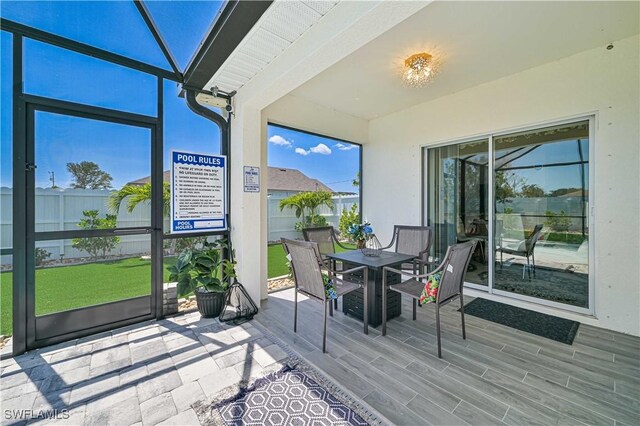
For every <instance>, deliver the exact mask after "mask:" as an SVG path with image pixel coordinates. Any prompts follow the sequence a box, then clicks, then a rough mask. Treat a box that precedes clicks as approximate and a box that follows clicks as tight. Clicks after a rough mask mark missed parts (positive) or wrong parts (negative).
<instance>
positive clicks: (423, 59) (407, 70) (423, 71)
mask: <svg viewBox="0 0 640 426" xmlns="http://www.w3.org/2000/svg"><path fill="white" fill-rule="evenodd" d="M437 70H438V63H437V61H436V60H435V59H434V58H433V56H432V55H430V54H428V53H426V52H421V53H416V54H415V55H411V56H409V57H408V58H407V59H405V60H404V67H403V68H402V81H403V82H404V84H405V85H407V86H409V87H417V88H420V87H424V86H426V85H427V84H428V83H430V82H431V81H432V80H433V78H434V77H435V75H436V73H437Z"/></svg>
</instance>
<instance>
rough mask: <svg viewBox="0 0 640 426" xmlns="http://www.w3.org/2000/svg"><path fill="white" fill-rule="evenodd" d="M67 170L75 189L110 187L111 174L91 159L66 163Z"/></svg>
mask: <svg viewBox="0 0 640 426" xmlns="http://www.w3.org/2000/svg"><path fill="white" fill-rule="evenodd" d="M67 170H68V171H69V173H71V174H72V175H73V180H74V182H73V183H72V184H71V187H72V188H76V189H109V188H111V181H112V180H113V178H112V177H111V175H110V174H109V173H107V172H105V171H103V170H102V169H100V166H98V165H97V164H96V163H94V162H93V161H81V162H79V163H67Z"/></svg>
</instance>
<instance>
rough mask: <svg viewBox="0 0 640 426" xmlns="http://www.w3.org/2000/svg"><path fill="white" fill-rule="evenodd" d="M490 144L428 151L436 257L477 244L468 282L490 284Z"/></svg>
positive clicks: (429, 212)
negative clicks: (463, 245)
mask: <svg viewBox="0 0 640 426" xmlns="http://www.w3.org/2000/svg"><path fill="white" fill-rule="evenodd" d="M488 150H489V143H488V141H487V140H486V139H485V140H479V141H473V142H466V143H461V144H456V145H448V146H443V147H438V148H430V149H428V150H427V184H426V186H425V190H426V194H425V197H426V199H427V200H428V201H427V202H428V209H427V217H426V222H427V224H428V225H429V226H432V227H433V230H434V236H435V239H434V243H433V246H432V253H433V256H434V257H435V258H437V259H442V257H443V256H444V254H445V253H446V251H447V247H448V246H450V245H452V244H456V243H461V242H465V241H476V242H477V245H476V251H475V253H474V254H473V256H472V258H471V262H470V263H469V268H468V269H467V274H466V275H465V281H467V282H470V283H474V284H480V285H485V286H486V285H488V282H489V281H488V279H489V273H488V253H487V241H488V226H487V220H488V218H489V213H488V206H489V194H488V188H489V185H488V184H489V180H488V179H489V177H488V173H489V170H488V168H489V166H488V164H487V158H488V155H489V151H488Z"/></svg>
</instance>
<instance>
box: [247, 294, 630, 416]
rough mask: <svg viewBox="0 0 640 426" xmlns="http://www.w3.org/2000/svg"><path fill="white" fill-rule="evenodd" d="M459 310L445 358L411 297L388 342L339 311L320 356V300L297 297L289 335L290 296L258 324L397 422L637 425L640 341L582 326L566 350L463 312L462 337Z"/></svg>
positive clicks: (267, 309) (276, 297)
mask: <svg viewBox="0 0 640 426" xmlns="http://www.w3.org/2000/svg"><path fill="white" fill-rule="evenodd" d="M467 299H469V300H470V299H471V298H467ZM456 305H457V304H456ZM457 308H458V306H453V305H449V306H446V307H445V308H443V310H442V311H441V317H442V326H443V330H444V332H443V341H442V346H443V354H442V355H443V357H442V359H439V358H438V357H437V349H436V337H435V310H434V308H433V306H429V305H427V306H424V307H422V308H419V309H418V318H417V320H416V321H412V320H411V305H410V303H409V300H404V301H403V315H402V316H401V317H399V318H395V319H393V320H391V321H390V322H389V323H388V328H387V330H388V332H387V336H384V337H383V336H382V335H381V333H380V331H379V329H375V328H372V327H370V328H369V335H368V336H366V335H364V334H363V332H362V326H361V322H359V321H357V320H356V319H354V318H351V317H349V316H347V315H344V314H343V313H342V312H341V311H339V312H336V313H335V314H334V317H333V318H330V321H329V324H328V336H329V337H328V343H327V345H328V352H327V353H326V354H323V353H322V350H321V347H322V306H321V305H320V304H319V303H317V302H313V301H311V300H307V299H305V298H304V297H301V302H299V307H298V309H299V311H298V315H299V317H298V318H299V323H298V332H297V333H293V290H285V291H281V292H277V293H273V294H271V295H270V296H269V298H268V300H267V301H264V302H263V303H262V306H261V311H260V313H259V315H257V316H256V320H257V321H259V322H260V323H261V324H262V325H264V326H266V327H267V328H268V329H269V330H270V331H271V332H273V333H274V334H275V335H277V336H278V337H279V338H280V339H282V340H283V341H284V342H285V343H286V344H288V345H289V346H290V347H291V348H293V349H294V350H296V351H297V352H298V353H299V354H300V355H301V356H303V357H304V358H305V359H306V360H307V361H308V362H310V363H311V364H313V365H315V366H316V367H318V368H319V369H321V370H322V371H324V372H325V373H326V374H327V375H329V376H330V377H331V378H332V379H333V380H335V381H336V382H337V383H338V384H340V385H341V386H344V387H345V388H347V389H348V390H349V391H351V393H353V394H354V395H355V396H357V397H359V398H361V399H362V400H363V401H365V402H366V403H368V404H369V405H370V406H371V407H373V408H374V409H375V410H377V411H378V412H379V413H381V414H382V415H383V416H385V417H386V418H387V419H389V420H390V421H391V422H393V423H395V424H401V425H402V424H406V425H421V424H434V425H441V424H442V425H465V424H472V425H488V424H512V425H522V424H527V425H554V424H557V425H560V424H563V425H569V424H570V425H583V424H588V425H591V424H593V425H617V424H624V425H640V338H637V337H633V336H628V335H624V334H620V333H616V332H611V331H607V330H602V329H598V328H595V327H590V326H586V325H581V326H580V330H579V332H578V335H577V337H576V339H575V341H574V344H573V345H571V346H569V345H565V344H562V343H558V342H555V341H552V340H548V339H545V338H542V337H538V336H535V335H531V334H528V333H524V332H520V331H518V330H515V329H512V328H509V327H505V326H502V325H499V324H495V323H492V322H489V321H485V320H482V319H479V318H476V317H473V316H471V315H467V316H466V317H465V318H466V323H467V339H466V340H463V339H462V336H461V328H460V314H459V312H457V310H456V309H457Z"/></svg>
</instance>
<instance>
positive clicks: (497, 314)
mask: <svg viewBox="0 0 640 426" xmlns="http://www.w3.org/2000/svg"><path fill="white" fill-rule="evenodd" d="M464 313H465V314H469V315H473V316H474V317H478V318H482V319H486V320H487V321H492V322H497V323H498V324H502V325H506V326H507V327H511V328H515V329H517V330H522V331H526V332H527V333H531V334H535V335H537V336H542V337H546V338H547V339H551V340H555V341H556V342H560V343H565V344H567V345H571V344H573V339H574V338H575V337H576V333H577V332H578V327H579V326H580V323H579V322H576V321H571V320H567V319H564V318H558V317H554V316H552V315H547V314H542V313H540V312H535V311H530V310H529V309H523V308H518V307H516V306H511V305H506V304H504V303H500V302H494V301H493V300H487V299H482V298H479V297H478V298H476V299H474V300H472V301H471V302H469V303H467V304H466V305H465V306H464Z"/></svg>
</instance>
